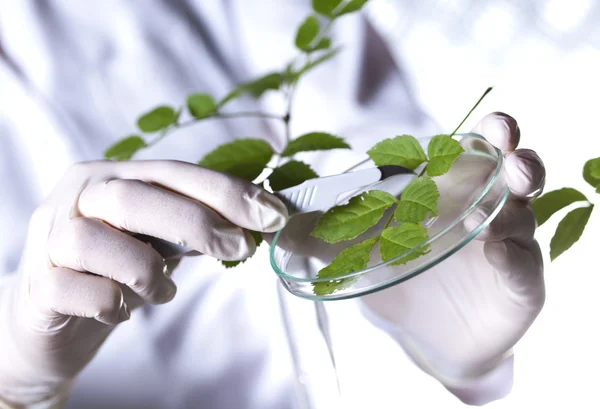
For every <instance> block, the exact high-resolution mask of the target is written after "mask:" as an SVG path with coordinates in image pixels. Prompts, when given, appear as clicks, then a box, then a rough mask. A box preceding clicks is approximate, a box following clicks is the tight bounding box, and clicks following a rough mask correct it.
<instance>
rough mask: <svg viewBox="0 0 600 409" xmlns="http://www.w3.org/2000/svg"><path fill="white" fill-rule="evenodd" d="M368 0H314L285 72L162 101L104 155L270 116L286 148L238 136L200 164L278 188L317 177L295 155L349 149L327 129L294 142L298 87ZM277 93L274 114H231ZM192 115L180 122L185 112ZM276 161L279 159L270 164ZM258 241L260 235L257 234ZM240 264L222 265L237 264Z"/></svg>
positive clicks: (130, 152) (115, 156)
mask: <svg viewBox="0 0 600 409" xmlns="http://www.w3.org/2000/svg"><path fill="white" fill-rule="evenodd" d="M367 1H368V0H350V1H348V0H313V2H312V7H313V10H314V12H315V14H313V15H310V16H308V17H307V18H306V19H305V20H304V21H303V22H302V24H301V25H300V27H299V28H298V29H297V31H296V37H295V45H296V48H297V49H298V50H299V51H300V55H299V56H298V57H297V58H295V59H294V60H293V61H291V62H290V63H288V64H287V65H286V66H285V67H284V68H283V69H282V70H281V71H278V72H271V73H268V74H266V75H263V76H262V77H260V78H256V79H254V80H251V81H247V82H244V83H242V84H239V85H238V86H237V87H236V88H235V89H233V90H231V91H230V92H229V93H228V94H227V95H224V96H223V97H222V98H221V99H220V100H217V99H215V97H214V96H212V95H209V94H205V93H195V94H191V95H189V96H188V97H187V98H186V102H185V108H187V109H186V110H184V108H182V107H171V106H167V105H161V106H158V107H155V108H154V109H152V110H150V111H148V112H147V113H145V114H143V115H141V116H140V117H139V118H138V120H137V127H138V129H139V131H140V132H141V135H140V134H134V135H129V136H127V137H125V138H123V139H121V140H120V141H118V142H116V143H115V144H114V145H112V146H110V147H109V148H108V149H107V150H106V151H105V153H104V157H105V158H106V159H109V160H117V161H126V160H130V159H132V158H133V157H134V156H135V154H136V153H137V152H139V151H140V150H142V149H146V148H149V147H151V146H154V145H156V144H157V143H159V142H160V141H161V140H162V139H164V138H165V137H167V136H168V135H170V134H171V133H173V132H174V131H176V130H177V129H181V128H184V127H188V126H191V125H195V124H198V123H200V122H202V121H205V120H209V119H215V118H217V119H218V118H249V117H258V118H268V119H272V120H275V121H279V122H281V123H282V124H283V126H284V128H285V135H286V141H287V144H286V146H285V147H284V149H283V150H282V151H281V152H275V150H274V149H273V147H271V145H269V144H268V143H267V142H265V141H263V140H262V139H254V138H246V139H238V140H236V141H234V142H231V143H227V144H224V145H221V146H219V147H217V148H216V149H215V150H213V151H212V152H210V153H208V154H207V155H206V156H204V158H202V159H201V160H200V161H199V162H198V164H199V165H200V166H204V167H207V168H211V169H214V170H218V171H221V172H226V173H229V174H231V175H234V176H238V177H241V178H244V179H247V180H249V181H253V182H255V183H265V184H266V183H269V185H270V187H271V188H272V189H274V190H282V189H285V188H287V187H291V186H295V185H297V184H300V183H302V182H304V181H306V180H308V179H312V178H316V177H318V175H317V173H316V172H315V171H314V170H313V169H311V167H310V166H309V165H308V164H306V163H304V162H301V161H298V160H295V159H294V156H295V154H297V153H299V152H306V151H318V150H329V149H350V145H348V144H347V143H346V142H345V141H344V140H343V139H342V138H340V137H338V136H335V135H331V134H329V133H327V132H311V133H307V134H305V135H301V136H299V137H297V138H295V139H294V140H292V135H291V131H290V121H291V120H292V104H293V98H294V91H295V89H296V87H297V86H298V83H299V81H300V79H301V78H302V77H303V76H304V75H306V74H307V73H309V72H310V71H312V70H313V69H315V68H317V67H318V66H319V65H321V64H323V63H325V62H326V61H328V60H330V59H331V58H333V57H334V56H335V55H337V53H338V52H339V51H340V49H339V48H332V41H331V38H330V37H329V33H330V30H331V28H332V26H333V24H334V22H335V21H336V20H337V19H338V18H340V17H342V16H345V15H348V14H350V13H354V12H357V11H359V10H360V9H361V8H362V7H363V6H364V5H365V4H366V3H367ZM271 91H278V92H282V93H283V95H284V96H285V98H286V100H287V103H286V106H287V108H286V111H285V112H284V113H281V114H278V113H270V112H230V111H228V110H227V105H228V104H229V103H230V102H231V101H233V100H235V99H237V98H241V97H243V96H250V97H253V98H260V97H261V96H262V95H263V94H265V93H266V92H271ZM184 111H185V112H186V114H188V115H189V117H190V118H189V119H188V120H181V116H182V114H184ZM271 163H274V164H273V165H271ZM265 169H267V170H269V171H270V172H271V173H270V175H268V176H267V178H266V179H265V178H264V177H262V180H261V179H260V178H259V176H261V175H262V174H263V171H264V170H265ZM254 236H255V239H256V238H257V237H260V235H258V234H254ZM239 263H240V262H227V263H225V262H224V263H223V264H224V265H225V266H226V267H233V266H235V265H237V264H239Z"/></svg>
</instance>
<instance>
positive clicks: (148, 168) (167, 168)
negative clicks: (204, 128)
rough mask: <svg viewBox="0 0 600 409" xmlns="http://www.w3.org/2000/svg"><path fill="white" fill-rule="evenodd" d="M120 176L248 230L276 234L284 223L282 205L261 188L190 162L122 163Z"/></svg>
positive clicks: (284, 214) (286, 212) (285, 209)
mask: <svg viewBox="0 0 600 409" xmlns="http://www.w3.org/2000/svg"><path fill="white" fill-rule="evenodd" d="M119 176H120V177H121V178H123V179H140V180H144V181H146V182H149V183H153V184H156V185H159V186H162V187H165V188H167V189H169V190H172V191H174V192H177V193H179V194H181V195H184V196H187V197H190V198H192V199H195V200H197V201H199V202H202V203H204V204H205V205H206V206H208V207H210V208H212V209H214V210H215V211H217V212H218V213H219V214H221V215H222V216H223V217H224V218H226V219H228V220H229V221H231V222H232V223H234V224H236V225H238V226H240V227H244V228H246V229H249V230H255V231H261V232H276V231H277V230H279V229H281V228H283V226H284V225H285V223H286V221H287V217H288V211H287V208H286V207H285V205H284V204H283V202H281V200H279V199H278V198H277V197H276V196H274V195H273V194H271V193H269V192H267V191H266V190H264V189H263V188H262V187H260V186H257V185H254V184H252V183H250V182H248V181H246V180H243V179H241V178H237V177H233V176H230V175H227V174H224V173H221V172H217V171H214V170H211V169H206V168H203V167H200V166H197V165H195V164H192V163H187V162H180V161H132V162H122V163H120V164H119Z"/></svg>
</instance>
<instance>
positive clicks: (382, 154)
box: [367, 135, 427, 170]
mask: <svg viewBox="0 0 600 409" xmlns="http://www.w3.org/2000/svg"><path fill="white" fill-rule="evenodd" d="M367 153H368V154H369V156H370V157H371V159H373V162H375V164H376V165H377V166H383V165H398V166H403V167H405V168H408V169H410V170H415V169H416V168H417V167H418V166H419V165H420V164H422V163H423V162H425V161H426V160H427V156H425V152H424V151H423V148H422V147H421V145H420V144H419V141H418V140H417V139H416V138H415V137H414V136H411V135H399V136H396V137H395V138H390V139H385V140H383V141H381V142H379V143H378V144H376V145H375V146H374V147H372V148H371V149H370V150H369V151H368V152H367Z"/></svg>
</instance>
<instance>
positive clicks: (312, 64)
mask: <svg viewBox="0 0 600 409" xmlns="http://www.w3.org/2000/svg"><path fill="white" fill-rule="evenodd" d="M340 51H341V48H340V47H338V48H334V49H333V50H330V51H328V52H326V53H325V54H323V55H321V56H319V57H317V58H315V59H314V60H312V61H310V62H307V63H306V64H304V65H303V66H302V68H300V69H299V70H298V71H295V72H294V73H292V75H291V76H290V77H289V78H287V81H288V82H290V83H293V82H296V81H298V78H300V77H301V76H303V75H304V74H306V73H307V72H308V71H310V70H312V69H313V68H315V67H318V66H319V65H321V64H323V63H324V62H327V61H329V60H330V59H332V58H333V57H335V56H336V55H337V53H339V52H340Z"/></svg>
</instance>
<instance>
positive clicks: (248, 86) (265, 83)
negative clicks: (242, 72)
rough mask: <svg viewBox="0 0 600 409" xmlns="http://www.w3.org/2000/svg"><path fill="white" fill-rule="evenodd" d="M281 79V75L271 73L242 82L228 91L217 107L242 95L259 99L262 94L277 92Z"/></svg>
mask: <svg viewBox="0 0 600 409" xmlns="http://www.w3.org/2000/svg"><path fill="white" fill-rule="evenodd" d="M283 78H284V76H283V75H282V74H281V73H278V72H273V73H270V74H267V75H264V76H262V77H260V78H257V79H255V80H252V81H248V82H244V83H242V84H240V85H238V86H237V87H236V88H235V89H233V90H232V91H230V92H229V94H227V95H225V97H224V98H223V99H222V100H221V101H220V102H219V106H223V105H225V104H226V103H227V102H229V101H231V100H233V99H235V98H238V97H240V96H242V95H244V94H250V95H252V96H253V97H254V98H260V97H261V96H262V94H264V93H265V92H267V91H269V90H278V89H279V88H281V84H282V83H283Z"/></svg>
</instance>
